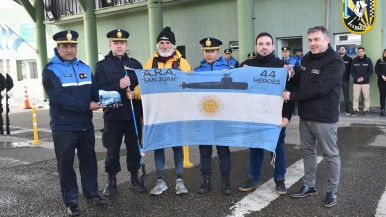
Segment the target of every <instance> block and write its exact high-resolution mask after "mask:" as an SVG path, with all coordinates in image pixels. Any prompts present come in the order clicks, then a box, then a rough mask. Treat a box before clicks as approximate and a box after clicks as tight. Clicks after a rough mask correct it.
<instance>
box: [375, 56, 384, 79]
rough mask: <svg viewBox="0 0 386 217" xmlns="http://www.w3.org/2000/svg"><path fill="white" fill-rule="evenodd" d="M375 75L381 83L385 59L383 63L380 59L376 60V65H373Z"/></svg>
mask: <svg viewBox="0 0 386 217" xmlns="http://www.w3.org/2000/svg"><path fill="white" fill-rule="evenodd" d="M375 73H376V74H377V76H378V79H380V80H382V81H383V78H382V75H384V76H386V58H385V57H384V58H383V61H381V59H378V61H377V63H376V64H375Z"/></svg>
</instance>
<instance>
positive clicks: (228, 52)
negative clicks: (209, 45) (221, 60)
mask: <svg viewBox="0 0 386 217" xmlns="http://www.w3.org/2000/svg"><path fill="white" fill-rule="evenodd" d="M224 54H225V55H224V56H225V61H227V63H228V66H229V67H230V68H231V69H234V68H238V67H239V62H238V61H237V60H236V59H235V58H233V57H232V49H230V48H227V49H225V50H224Z"/></svg>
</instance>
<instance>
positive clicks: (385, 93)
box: [378, 79, 386, 109]
mask: <svg viewBox="0 0 386 217" xmlns="http://www.w3.org/2000/svg"><path fill="white" fill-rule="evenodd" d="M378 89H379V104H381V109H385V98H386V81H384V80H383V79H382V80H381V79H378Z"/></svg>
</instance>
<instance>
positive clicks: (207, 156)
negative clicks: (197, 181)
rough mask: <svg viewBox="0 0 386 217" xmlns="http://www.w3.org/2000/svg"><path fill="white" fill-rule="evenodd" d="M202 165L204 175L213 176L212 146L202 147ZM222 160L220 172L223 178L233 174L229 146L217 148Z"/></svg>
mask: <svg viewBox="0 0 386 217" xmlns="http://www.w3.org/2000/svg"><path fill="white" fill-rule="evenodd" d="M199 148H200V163H201V173H202V175H208V176H210V175H212V146H211V145H200V146H199ZM216 148H217V155H218V157H219V159H220V171H221V175H222V176H229V175H230V172H231V152H230V150H229V147H228V146H218V145H217V146H216Z"/></svg>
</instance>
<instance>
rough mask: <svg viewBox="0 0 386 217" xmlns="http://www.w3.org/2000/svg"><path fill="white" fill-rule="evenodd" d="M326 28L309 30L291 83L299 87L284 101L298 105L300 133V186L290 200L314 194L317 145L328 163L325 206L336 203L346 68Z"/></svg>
mask: <svg viewBox="0 0 386 217" xmlns="http://www.w3.org/2000/svg"><path fill="white" fill-rule="evenodd" d="M329 42H330V37H329V36H328V32H327V29H326V28H325V27H323V26H316V27H313V28H310V29H308V46H309V48H310V52H308V53H307V54H306V55H305V56H304V57H303V59H302V67H301V69H300V70H301V71H300V72H299V73H296V74H295V75H294V77H293V79H291V82H293V83H295V84H296V85H297V86H298V89H297V90H295V91H292V92H284V93H283V98H284V100H293V101H298V102H299V106H298V108H299V117H300V122H299V132H300V143H301V147H302V149H303V162H304V177H303V183H304V184H303V187H302V188H301V189H300V191H298V192H296V193H293V194H292V195H291V197H293V198H303V197H306V196H313V195H317V194H318V192H317V191H316V168H317V154H316V147H317V145H320V146H321V148H322V151H323V157H324V159H325V160H326V162H327V168H328V170H327V176H328V181H327V188H328V189H327V195H326V198H325V200H324V206H326V207H332V206H334V205H336V203H337V197H336V193H337V191H338V185H339V178H340V156H339V148H338V145H337V143H336V142H337V128H338V124H337V123H338V121H339V103H340V88H341V82H342V76H343V72H344V69H345V66H344V62H343V59H342V58H341V57H340V56H339V54H338V53H336V52H335V51H334V50H333V49H332V48H331V46H330V45H329Z"/></svg>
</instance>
